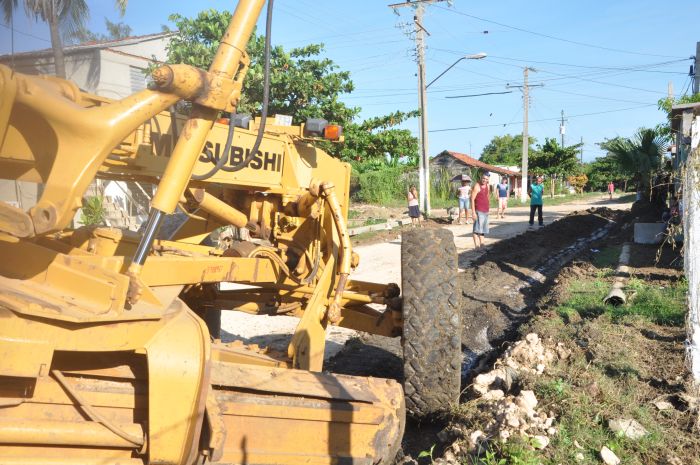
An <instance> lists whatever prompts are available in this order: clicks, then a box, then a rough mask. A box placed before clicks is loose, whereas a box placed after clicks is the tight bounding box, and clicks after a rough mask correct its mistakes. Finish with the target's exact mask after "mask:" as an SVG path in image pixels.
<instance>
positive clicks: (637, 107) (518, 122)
mask: <svg viewBox="0 0 700 465" xmlns="http://www.w3.org/2000/svg"><path fill="white" fill-rule="evenodd" d="M655 106H656V104H655V103H649V104H646V105H639V106H636V107H629V108H618V109H616V110H606V111H596V112H592V113H580V114H578V115H569V116H568V117H567V118H579V117H582V116H593V115H603V114H606V113H616V112H620V111H628V110H639V109H641V108H647V107H655ZM559 119H560V117H559V116H557V117H555V118H542V119H537V120H530V122H540V121H559ZM522 123H523V121H516V122H512V123H499V124H484V125H481V126H465V127H462V128H446V129H431V130H430V132H449V131H463V130H467V129H481V128H492V127H498V126H509V125H513V124H522Z"/></svg>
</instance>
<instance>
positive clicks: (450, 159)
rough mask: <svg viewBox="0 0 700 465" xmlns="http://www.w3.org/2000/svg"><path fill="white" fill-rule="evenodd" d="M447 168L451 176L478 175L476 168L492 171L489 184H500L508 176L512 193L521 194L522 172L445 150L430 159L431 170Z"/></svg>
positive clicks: (481, 170)
mask: <svg viewBox="0 0 700 465" xmlns="http://www.w3.org/2000/svg"><path fill="white" fill-rule="evenodd" d="M440 169H443V170H447V172H448V173H449V174H450V176H457V175H460V174H469V175H472V174H474V175H476V173H474V171H475V170H479V171H480V172H483V171H488V172H489V173H491V177H490V179H489V184H491V185H496V184H498V183H499V182H500V181H501V179H502V178H503V177H506V178H508V184H510V186H511V193H514V194H515V195H516V196H518V195H519V194H520V183H521V181H520V173H519V172H517V171H513V170H510V169H507V168H503V167H500V166H495V165H489V164H488V163H484V162H483V161H481V160H477V159H476V158H473V157H470V156H469V155H467V154H464V153H459V152H452V151H449V150H444V151H442V152H440V153H439V154H437V155H436V156H434V157H433V158H431V159H430V171H431V174H432V173H433V172H437V171H438V170H440ZM494 174H495V176H494Z"/></svg>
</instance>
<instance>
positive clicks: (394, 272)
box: [351, 195, 631, 283]
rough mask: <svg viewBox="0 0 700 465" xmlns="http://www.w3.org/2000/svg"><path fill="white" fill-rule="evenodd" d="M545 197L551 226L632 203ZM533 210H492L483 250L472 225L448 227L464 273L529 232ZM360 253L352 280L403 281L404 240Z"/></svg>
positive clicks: (369, 247) (361, 249)
mask: <svg viewBox="0 0 700 465" xmlns="http://www.w3.org/2000/svg"><path fill="white" fill-rule="evenodd" d="M546 203H547V200H546V198H545V206H544V215H543V216H544V222H545V224H550V223H552V222H553V221H556V220H558V219H560V218H563V217H564V216H566V215H568V214H570V213H572V212H575V211H581V210H587V209H589V208H595V207H607V208H610V209H613V210H618V209H620V210H625V209H628V208H629V207H630V206H631V203H630V202H620V200H619V197H618V196H615V197H613V199H612V200H608V198H607V195H606V196H601V197H600V198H598V199H593V200H592V199H586V200H583V201H575V202H571V203H566V204H562V205H556V206H547V205H546ZM529 215H530V207H528V206H525V207H516V208H510V209H508V210H507V214H506V217H505V218H504V219H496V215H495V213H494V211H493V210H492V213H491V215H490V216H491V218H490V224H491V227H490V232H489V234H488V235H487V236H486V240H485V244H486V246H487V247H485V248H484V249H482V250H478V251H477V250H474V241H473V239H472V234H471V232H472V225H449V226H445V228H447V229H449V230H450V231H452V233H453V234H454V236H455V245H456V246H457V252H458V253H459V267H460V268H461V269H462V270H464V269H466V268H467V267H468V266H469V264H470V263H471V262H472V261H473V260H475V259H476V258H478V257H479V256H480V255H481V254H482V253H483V252H484V251H485V249H487V248H488V246H491V245H493V244H495V243H497V242H499V241H502V240H503V239H509V238H511V237H515V236H517V235H518V234H522V233H524V232H525V231H527V230H528V220H529ZM355 251H356V252H357V253H359V254H360V266H358V267H357V269H356V270H355V272H354V273H353V274H352V275H351V277H352V278H354V279H357V280H362V281H374V282H395V283H399V282H401V267H400V266H399V264H400V260H401V238H400V236H398V233H397V237H396V239H394V240H392V241H388V242H382V243H378V244H372V245H366V246H360V247H357V248H356V249H355Z"/></svg>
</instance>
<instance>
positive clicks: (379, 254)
mask: <svg viewBox="0 0 700 465" xmlns="http://www.w3.org/2000/svg"><path fill="white" fill-rule="evenodd" d="M603 206H605V207H608V208H612V209H626V208H629V207H630V203H622V202H619V200H618V199H617V198H613V200H608V198H607V196H605V197H603V196H601V197H600V198H599V199H597V200H596V199H586V200H585V201H579V202H572V203H567V204H563V205H557V206H552V207H548V206H547V205H546V199H545V206H544V221H545V224H548V223H551V222H553V221H556V220H558V219H560V218H562V217H564V216H566V215H568V214H569V213H571V212H574V211H580V210H586V209H588V208H591V207H603ZM529 214H530V209H529V207H517V208H511V209H509V210H508V211H507V213H506V217H505V218H504V219H496V215H495V212H493V211H492V213H491V220H490V223H491V228H490V233H489V235H488V236H487V237H486V241H485V244H486V246H487V247H488V246H490V245H492V244H495V243H496V242H498V241H501V240H503V239H508V238H511V237H514V236H517V235H518V234H521V233H523V232H525V231H526V230H527V229H528V219H529ZM446 228H447V229H449V230H450V231H452V233H453V234H454V236H455V245H456V246H457V252H458V253H459V254H460V261H459V266H460V268H461V269H465V268H467V267H468V266H469V264H470V263H471V262H472V261H473V260H474V259H476V258H478V257H479V256H480V255H481V252H482V251H483V250H474V242H473V240H472V235H471V228H472V226H471V225H450V226H446ZM355 251H356V252H357V253H358V254H359V255H360V265H359V266H358V267H357V269H356V270H355V271H354V272H353V274H352V275H351V276H350V277H351V279H356V280H362V281H372V282H379V283H390V282H394V283H400V282H401V266H400V260H401V236H400V235H398V234H397V236H395V237H394V238H393V239H392V240H389V241H386V242H381V243H377V244H371V245H366V246H359V247H356V248H355ZM297 323H298V320H297V319H296V318H293V317H285V316H274V317H273V316H265V315H261V316H257V315H248V314H245V313H241V312H234V311H225V312H223V314H222V317H221V326H222V339H224V340H225V341H232V340H241V341H243V342H245V343H254V344H259V345H262V346H270V347H272V348H274V349H277V350H282V351H286V347H287V344H288V343H289V339H290V337H291V334H292V333H293V331H294V328H295V327H296V325H297ZM355 334H356V332H355V331H353V330H349V329H345V328H338V327H330V326H329V328H328V338H327V343H326V353H325V358H326V359H329V358H330V357H332V356H333V355H335V354H336V353H337V352H338V351H340V350H341V349H342V347H343V345H344V344H345V342H346V341H347V340H348V339H350V338H351V337H353V336H354V335H355Z"/></svg>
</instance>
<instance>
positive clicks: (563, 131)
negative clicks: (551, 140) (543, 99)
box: [559, 110, 569, 148]
mask: <svg viewBox="0 0 700 465" xmlns="http://www.w3.org/2000/svg"><path fill="white" fill-rule="evenodd" d="M567 121H569V120H568V119H566V118H564V110H562V111H561V123H559V134H561V147H562V148H564V147H565V145H564V136H565V135H566V122H567Z"/></svg>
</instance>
